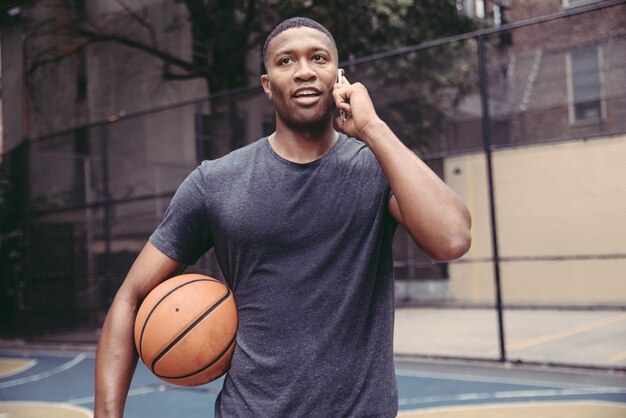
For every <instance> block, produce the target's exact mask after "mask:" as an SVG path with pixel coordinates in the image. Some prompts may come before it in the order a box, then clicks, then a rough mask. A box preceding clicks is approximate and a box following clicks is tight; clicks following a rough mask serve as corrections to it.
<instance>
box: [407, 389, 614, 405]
mask: <svg viewBox="0 0 626 418" xmlns="http://www.w3.org/2000/svg"><path fill="white" fill-rule="evenodd" d="M624 392H625V390H624V389H619V388H611V387H599V388H587V389H542V390H510V391H501V392H479V393H459V394H456V395H441V396H422V397H413V398H402V399H400V400H399V402H398V405H400V406H406V405H424V404H431V403H451V402H459V401H484V400H500V399H528V398H546V397H557V396H585V395H605V394H615V393H624Z"/></svg>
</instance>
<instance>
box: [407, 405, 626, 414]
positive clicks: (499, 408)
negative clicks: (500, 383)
mask: <svg viewBox="0 0 626 418" xmlns="http://www.w3.org/2000/svg"><path fill="white" fill-rule="evenodd" d="M625 415H626V407H625V406H623V405H622V404H619V403H615V402H604V401H592V402H587V401H573V402H538V403H523V404H521V403H508V404H507V403H505V404H497V405H496V404H492V405H463V406H452V407H439V408H424V409H417V410H413V411H400V413H399V414H398V417H403V418H413V417H414V418H421V417H424V418H428V417H431V418H501V417H507V418H527V417H539V416H540V417H543V418H562V417H568V418H597V417H602V418H623V417H624V416H625Z"/></svg>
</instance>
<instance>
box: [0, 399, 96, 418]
mask: <svg viewBox="0 0 626 418" xmlns="http://www.w3.org/2000/svg"><path fill="white" fill-rule="evenodd" d="M3 405H6V406H21V405H24V406H31V405H36V406H53V407H61V408H65V409H70V410H74V411H76V412H82V413H84V414H87V416H88V417H93V411H92V410H91V409H89V408H85V407H84V406H78V405H72V404H70V403H68V402H52V401H0V407H2V406H3ZM3 416H4V414H3V413H2V411H1V410H0V418H2V417H3Z"/></svg>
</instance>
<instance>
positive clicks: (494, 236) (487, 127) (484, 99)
mask: <svg viewBox="0 0 626 418" xmlns="http://www.w3.org/2000/svg"><path fill="white" fill-rule="evenodd" d="M483 38H484V37H483V36H479V37H478V69H479V73H480V103H481V107H482V128H483V149H484V151H485V159H486V161H487V189H488V190H489V212H490V213H491V219H490V222H491V243H492V252H493V273H494V280H495V292H496V309H497V312H498V337H499V343H500V361H501V362H505V361H506V360H507V358H506V346H505V338H504V316H503V312H502V287H501V285H500V254H499V251H498V228H497V223H496V202H495V195H494V187H493V160H492V155H491V120H490V116H489V87H488V80H487V69H486V68H485V42H484V39H483Z"/></svg>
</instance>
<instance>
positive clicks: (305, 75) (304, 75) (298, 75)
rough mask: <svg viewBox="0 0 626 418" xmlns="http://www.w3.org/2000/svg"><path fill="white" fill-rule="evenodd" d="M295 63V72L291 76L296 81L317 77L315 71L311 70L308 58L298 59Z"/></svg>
mask: <svg viewBox="0 0 626 418" xmlns="http://www.w3.org/2000/svg"><path fill="white" fill-rule="evenodd" d="M296 65H297V67H296V72H295V73H294V74H293V78H294V79H295V80H296V81H310V80H314V79H315V78H316V77H317V73H316V72H315V71H313V68H312V67H311V63H310V62H309V61H308V60H304V59H303V60H299V61H298V63H297V64H296Z"/></svg>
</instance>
